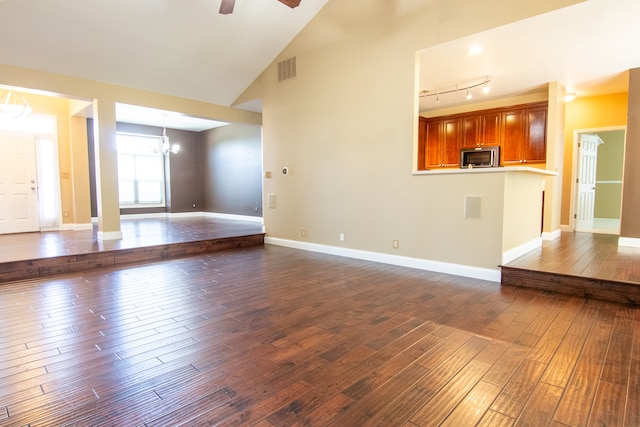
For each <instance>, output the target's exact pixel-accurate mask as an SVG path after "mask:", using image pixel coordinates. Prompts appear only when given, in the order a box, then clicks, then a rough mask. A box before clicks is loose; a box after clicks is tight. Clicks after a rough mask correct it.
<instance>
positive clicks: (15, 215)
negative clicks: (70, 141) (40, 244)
mask: <svg viewBox="0 0 640 427" xmlns="http://www.w3.org/2000/svg"><path fill="white" fill-rule="evenodd" d="M36 178H37V175H36V155H35V141H34V137H33V135H32V134H24V133H17V132H16V133H14V132H8V131H0V234H7V233H24V232H30V231H40V221H39V217H38V212H39V211H38V186H37V180H36Z"/></svg>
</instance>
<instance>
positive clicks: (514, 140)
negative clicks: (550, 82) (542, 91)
mask: <svg viewBox="0 0 640 427" xmlns="http://www.w3.org/2000/svg"><path fill="white" fill-rule="evenodd" d="M546 135H547V104H546V103H539V104H529V105H527V106H520V107H513V108H510V109H508V110H506V111H503V112H502V125H501V144H500V145H501V149H502V152H501V155H502V165H504V166H509V165H520V164H524V163H544V162H545V161H546V155H547V150H546V148H547V136H546Z"/></svg>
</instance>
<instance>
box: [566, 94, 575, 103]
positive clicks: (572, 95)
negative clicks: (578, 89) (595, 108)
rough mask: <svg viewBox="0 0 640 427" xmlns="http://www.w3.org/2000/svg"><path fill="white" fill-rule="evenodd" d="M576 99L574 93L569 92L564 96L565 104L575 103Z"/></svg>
mask: <svg viewBox="0 0 640 427" xmlns="http://www.w3.org/2000/svg"><path fill="white" fill-rule="evenodd" d="M574 99H576V94H575V93H573V92H567V93H566V94H565V95H564V102H571V101H573V100H574Z"/></svg>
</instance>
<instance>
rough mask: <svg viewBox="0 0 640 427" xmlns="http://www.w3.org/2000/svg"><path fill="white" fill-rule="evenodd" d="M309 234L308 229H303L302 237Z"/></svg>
mask: <svg viewBox="0 0 640 427" xmlns="http://www.w3.org/2000/svg"><path fill="white" fill-rule="evenodd" d="M306 236H307V230H305V229H302V237H306Z"/></svg>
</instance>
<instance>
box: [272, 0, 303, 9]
mask: <svg viewBox="0 0 640 427" xmlns="http://www.w3.org/2000/svg"><path fill="white" fill-rule="evenodd" d="M278 1H279V2H280V3H282V4H286V5H287V6H289V7H290V8H294V7H297V6H299V5H300V1H301V0H278Z"/></svg>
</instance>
